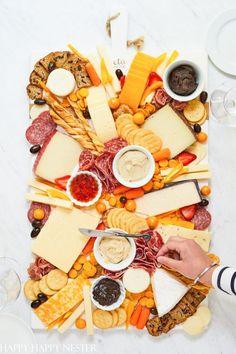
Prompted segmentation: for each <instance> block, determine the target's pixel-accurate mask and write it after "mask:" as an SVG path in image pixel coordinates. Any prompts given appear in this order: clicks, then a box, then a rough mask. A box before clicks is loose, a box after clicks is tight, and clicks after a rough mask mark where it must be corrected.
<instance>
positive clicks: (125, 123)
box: [117, 119, 136, 135]
mask: <svg viewBox="0 0 236 354" xmlns="http://www.w3.org/2000/svg"><path fill="white" fill-rule="evenodd" d="M128 127H132V129H134V128H136V127H135V125H134V124H133V123H132V122H131V121H129V120H126V119H125V120H124V121H122V122H121V123H119V124H118V125H117V132H118V133H119V134H120V135H124V134H125V130H126V128H128Z"/></svg>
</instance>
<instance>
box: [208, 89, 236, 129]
mask: <svg viewBox="0 0 236 354" xmlns="http://www.w3.org/2000/svg"><path fill="white" fill-rule="evenodd" d="M210 106H211V113H212V116H213V118H214V120H215V121H217V122H218V123H220V124H224V125H226V126H230V127H236V87H229V85H228V84H226V83H224V84H222V85H221V86H220V87H218V88H217V89H216V90H214V91H213V92H212V94H211V100H210Z"/></svg>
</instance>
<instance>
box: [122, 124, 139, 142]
mask: <svg viewBox="0 0 236 354" xmlns="http://www.w3.org/2000/svg"><path fill="white" fill-rule="evenodd" d="M134 129H135V130H137V127H135V126H134V125H133V124H131V123H128V124H126V125H124V126H123V127H122V128H121V129H120V136H122V138H124V139H125V140H127V137H128V136H129V134H131V132H132V131H133V130H134Z"/></svg>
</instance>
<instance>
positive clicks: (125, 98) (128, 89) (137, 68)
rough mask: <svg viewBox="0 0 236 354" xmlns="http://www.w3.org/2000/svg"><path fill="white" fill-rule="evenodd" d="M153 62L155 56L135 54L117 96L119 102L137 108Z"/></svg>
mask: <svg viewBox="0 0 236 354" xmlns="http://www.w3.org/2000/svg"><path fill="white" fill-rule="evenodd" d="M154 62H155V58H154V57H152V56H150V55H147V54H144V53H142V52H138V53H137V54H136V56H135V57H134V60H133V61H132V63H131V65H130V68H129V72H128V74H127V76H126V79H125V84H124V86H123V88H122V91H121V94H120V97H119V99H120V103H124V104H127V105H128V106H129V107H130V108H132V109H133V110H134V111H135V110H136V109H137V108H138V106H139V104H140V101H141V98H142V95H143V92H144V90H145V87H146V85H147V80H148V77H149V74H150V73H151V71H152V67H153V64H154ZM157 135H159V134H157Z"/></svg>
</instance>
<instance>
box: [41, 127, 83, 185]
mask: <svg viewBox="0 0 236 354" xmlns="http://www.w3.org/2000/svg"><path fill="white" fill-rule="evenodd" d="M81 152H82V147H81V146H80V144H79V143H78V142H77V141H75V140H74V139H72V138H71V137H69V136H68V135H65V134H62V133H60V132H58V131H57V132H56V133H55V134H54V135H53V136H51V137H50V138H49V139H48V140H47V141H46V142H45V144H44V145H43V147H42V149H41V150H40V152H39V155H38V157H37V159H36V162H35V165H34V172H35V174H36V175H37V176H39V177H41V178H43V179H46V180H47V181H50V182H55V179H56V178H59V177H63V176H66V175H70V174H71V172H72V170H73V169H74V168H75V166H76V164H77V163H78V159H79V155H80V153H81Z"/></svg>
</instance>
